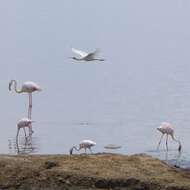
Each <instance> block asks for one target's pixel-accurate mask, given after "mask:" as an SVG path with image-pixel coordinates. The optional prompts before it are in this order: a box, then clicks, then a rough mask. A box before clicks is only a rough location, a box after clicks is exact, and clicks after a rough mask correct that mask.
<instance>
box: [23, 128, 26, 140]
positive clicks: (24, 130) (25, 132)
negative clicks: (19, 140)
mask: <svg viewBox="0 0 190 190" xmlns="http://www.w3.org/2000/svg"><path fill="white" fill-rule="evenodd" d="M23 130H24V135H25V138H26V130H25V127H23Z"/></svg>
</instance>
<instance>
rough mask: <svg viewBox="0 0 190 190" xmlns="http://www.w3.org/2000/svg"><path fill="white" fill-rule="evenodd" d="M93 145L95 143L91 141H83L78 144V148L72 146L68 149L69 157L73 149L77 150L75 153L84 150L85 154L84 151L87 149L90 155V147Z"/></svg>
mask: <svg viewBox="0 0 190 190" xmlns="http://www.w3.org/2000/svg"><path fill="white" fill-rule="evenodd" d="M95 145H96V143H95V142H94V141H91V140H83V141H81V142H80V144H79V148H77V147H76V146H73V147H72V148H71V149H70V151H69V152H70V155H71V154H73V150H74V149H75V150H77V151H79V150H81V149H82V148H84V150H85V153H86V149H89V150H90V152H91V153H92V150H91V147H92V146H95Z"/></svg>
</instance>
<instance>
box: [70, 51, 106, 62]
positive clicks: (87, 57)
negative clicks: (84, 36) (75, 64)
mask: <svg viewBox="0 0 190 190" xmlns="http://www.w3.org/2000/svg"><path fill="white" fill-rule="evenodd" d="M72 51H73V52H74V53H76V54H78V55H79V56H80V57H79V58H78V57H71V58H72V59H74V60H77V61H104V59H99V58H96V55H97V54H98V52H99V51H98V50H96V51H94V52H91V53H86V52H83V51H81V50H78V49H75V48H72Z"/></svg>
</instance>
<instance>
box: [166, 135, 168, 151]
mask: <svg viewBox="0 0 190 190" xmlns="http://www.w3.org/2000/svg"><path fill="white" fill-rule="evenodd" d="M166 150H167V151H168V134H166Z"/></svg>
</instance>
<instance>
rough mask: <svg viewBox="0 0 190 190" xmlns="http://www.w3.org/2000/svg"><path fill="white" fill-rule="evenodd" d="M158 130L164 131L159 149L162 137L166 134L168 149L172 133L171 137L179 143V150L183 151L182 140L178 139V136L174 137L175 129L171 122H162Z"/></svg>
mask: <svg viewBox="0 0 190 190" xmlns="http://www.w3.org/2000/svg"><path fill="white" fill-rule="evenodd" d="M157 130H158V131H160V132H161V133H162V135H161V138H160V141H159V143H158V147H157V149H159V147H160V144H161V141H162V138H163V136H164V135H165V134H166V150H167V151H168V135H170V136H171V138H172V139H173V140H174V141H176V142H177V143H178V144H179V147H178V151H179V152H181V149H182V146H181V142H180V141H179V140H176V138H175V137H174V129H173V127H172V125H171V124H170V123H167V122H163V123H161V125H160V126H159V127H157Z"/></svg>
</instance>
